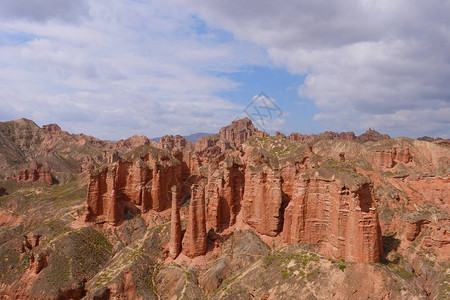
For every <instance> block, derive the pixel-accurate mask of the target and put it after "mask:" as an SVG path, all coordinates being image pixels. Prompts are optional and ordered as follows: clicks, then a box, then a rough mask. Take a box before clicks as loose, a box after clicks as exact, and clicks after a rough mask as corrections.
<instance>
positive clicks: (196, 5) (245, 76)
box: [0, 0, 450, 140]
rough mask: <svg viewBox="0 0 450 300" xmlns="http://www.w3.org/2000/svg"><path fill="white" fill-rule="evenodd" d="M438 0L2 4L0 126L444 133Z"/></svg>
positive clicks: (445, 10) (447, 59)
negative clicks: (268, 101)
mask: <svg viewBox="0 0 450 300" xmlns="http://www.w3.org/2000/svg"><path fill="white" fill-rule="evenodd" d="M449 15H450V1H448V0H441V1H439V0H431V1H419V0H409V1H406V0H405V1H401V0H359V1H350V0H341V1H322V0H311V1H298V0H285V1H266V0H255V1H248V0H240V1H214V0H166V1H147V0H139V1H138V0H77V1H67V0H33V1H30V0H1V1H0V121H7V120H13V119H18V118H22V117H26V118H29V119H32V120H34V121H35V122H37V123H38V124H39V125H44V124H48V123H58V124H60V126H61V127H62V128H63V129H65V130H67V131H69V132H74V133H79V132H83V133H87V134H91V135H94V136H97V137H100V138H105V139H113V140H116V139H121V138H126V137H128V136H131V135H134V134H139V135H142V134H144V135H147V136H149V137H155V136H160V135H163V134H177V133H180V134H191V133H195V132H215V131H217V130H218V128H220V127H222V126H224V125H227V124H228V123H230V122H231V121H232V120H234V119H235V118H237V117H239V116H243V110H244V109H245V108H246V107H247V105H248V104H249V103H250V102H251V101H252V97H253V96H254V95H256V94H259V93H260V92H261V91H264V92H265V93H266V94H267V95H268V96H270V97H271V98H272V99H273V100H275V101H276V103H277V105H278V106H279V107H280V108H281V110H282V111H283V112H284V113H283V114H282V115H281V116H279V117H274V119H273V120H272V121H271V122H266V123H265V127H266V128H264V129H266V130H267V131H269V132H273V131H274V130H280V131H282V132H285V133H287V134H288V133H290V132H293V131H297V132H301V133H317V132H321V131H324V130H333V131H355V132H356V133H358V134H359V133H362V132H364V131H365V130H366V129H367V128H369V127H371V128H373V129H376V130H378V131H381V132H384V133H388V134H390V135H391V136H402V135H403V136H409V137H419V136H423V135H430V136H435V137H436V136H441V137H446V138H450V19H449V17H448V16H449Z"/></svg>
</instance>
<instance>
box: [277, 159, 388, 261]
mask: <svg viewBox="0 0 450 300" xmlns="http://www.w3.org/2000/svg"><path fill="white" fill-rule="evenodd" d="M294 190H295V191H294V196H293V198H292V200H291V202H290V203H289V205H288V206H287V208H286V211H285V214H284V225H283V232H282V236H283V237H284V239H285V241H286V243H288V244H293V243H298V242H305V243H313V244H319V245H320V252H321V253H322V254H324V255H325V256H327V257H332V258H344V259H346V260H349V261H356V262H377V261H378V260H379V257H380V254H381V235H380V228H379V223H378V215H377V212H376V209H375V204H374V195H373V187H372V183H371V181H370V179H368V178H367V177H364V176H361V175H357V174H356V173H350V174H345V173H341V172H336V170H334V169H323V168H320V169H314V170H309V171H307V172H303V173H302V174H299V175H298V177H297V178H296V181H295V187H294Z"/></svg>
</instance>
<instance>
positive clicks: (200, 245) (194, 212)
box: [182, 185, 208, 258]
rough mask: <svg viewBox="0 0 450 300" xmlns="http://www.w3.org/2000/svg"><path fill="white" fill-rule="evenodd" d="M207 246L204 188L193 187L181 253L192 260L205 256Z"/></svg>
mask: <svg viewBox="0 0 450 300" xmlns="http://www.w3.org/2000/svg"><path fill="white" fill-rule="evenodd" d="M207 246H208V245H207V234H206V214H205V192H204V186H200V185H193V186H192V193H191V202H190V204H189V218H188V223H187V228H186V233H185V234H184V237H183V242H182V249H183V250H182V251H183V253H184V254H185V255H187V256H188V257H191V258H192V257H197V256H199V255H203V254H205V253H206V250H207Z"/></svg>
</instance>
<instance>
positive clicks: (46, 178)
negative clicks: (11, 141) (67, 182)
mask: <svg viewBox="0 0 450 300" xmlns="http://www.w3.org/2000/svg"><path fill="white" fill-rule="evenodd" d="M10 179H13V180H16V181H17V182H42V183H46V184H48V185H52V184H53V176H52V173H51V171H50V169H49V168H48V166H47V165H46V164H40V163H37V162H35V161H33V162H32V163H30V165H29V166H28V167H27V168H25V169H22V170H20V171H18V172H17V173H14V174H13V175H12V176H11V177H10Z"/></svg>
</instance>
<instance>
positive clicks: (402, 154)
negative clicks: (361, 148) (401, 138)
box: [373, 147, 412, 168]
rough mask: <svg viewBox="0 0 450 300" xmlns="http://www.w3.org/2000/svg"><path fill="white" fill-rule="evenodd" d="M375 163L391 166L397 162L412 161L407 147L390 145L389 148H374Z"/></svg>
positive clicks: (386, 166)
mask: <svg viewBox="0 0 450 300" xmlns="http://www.w3.org/2000/svg"><path fill="white" fill-rule="evenodd" d="M373 159H374V162H375V164H377V165H378V166H380V167H385V168H392V167H393V166H395V165H396V164H397V163H403V164H407V163H409V162H411V161H412V156H411V153H410V151H409V148H408V147H405V148H397V147H392V148H391V149H390V150H376V151H375V152H374V155H373Z"/></svg>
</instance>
